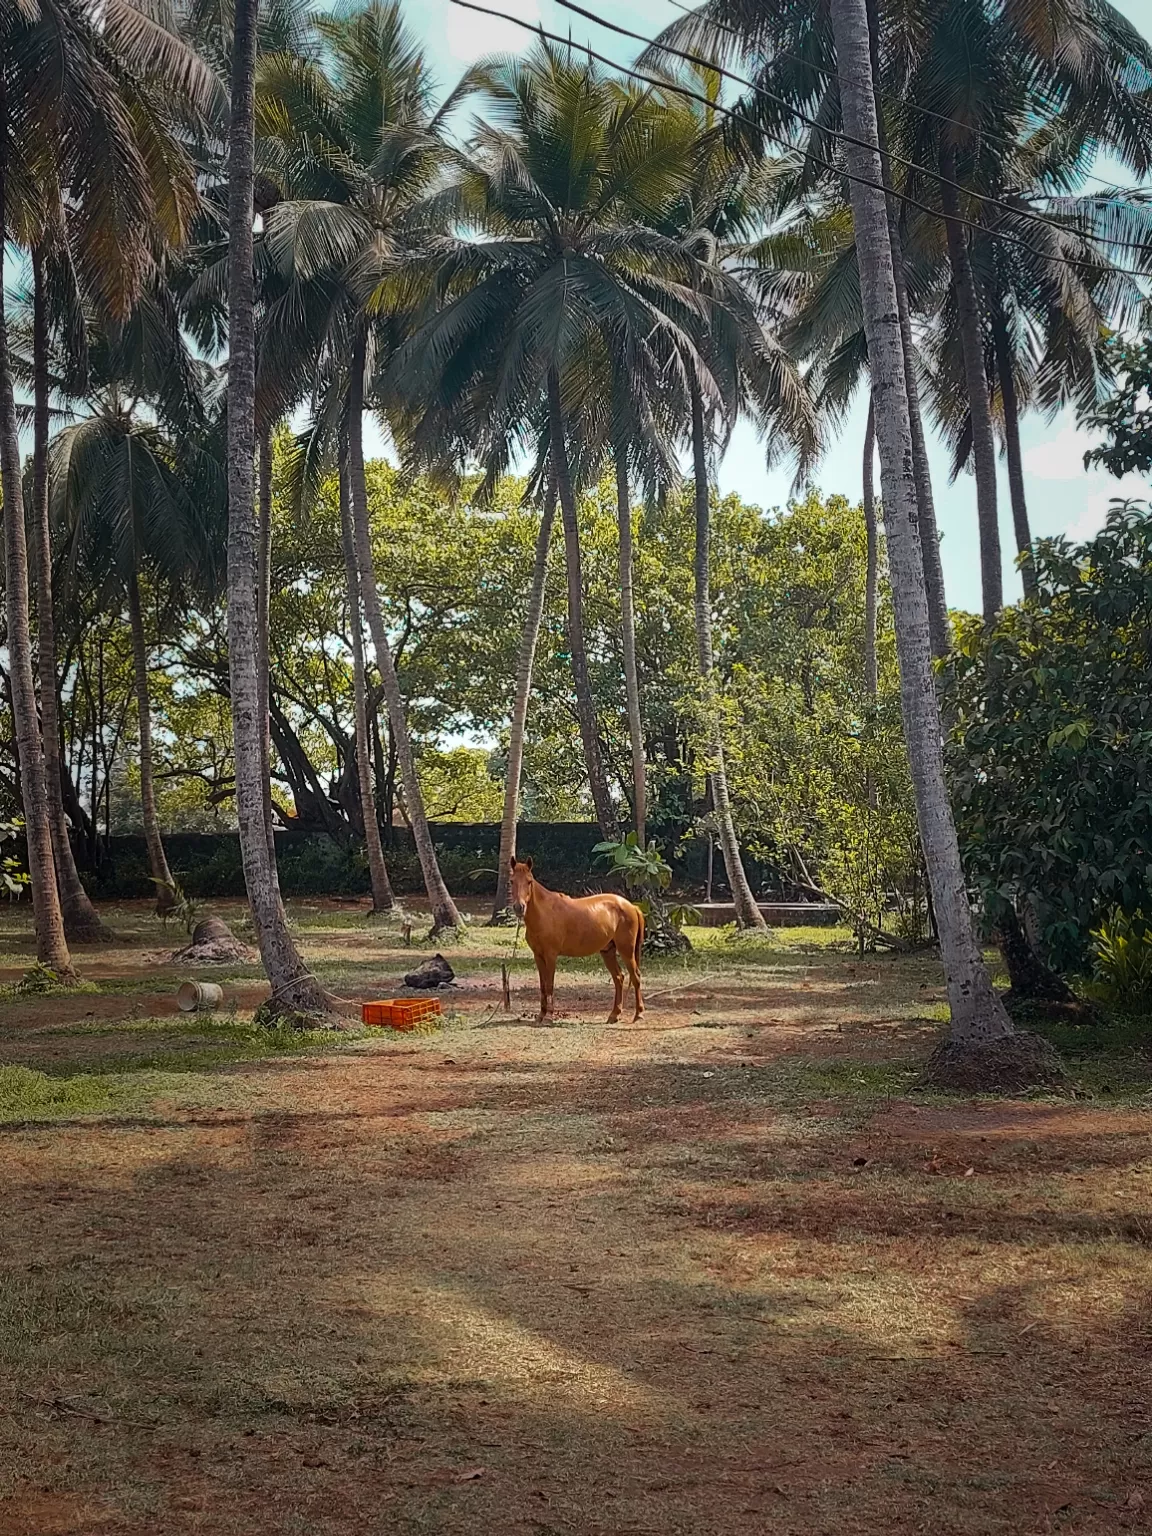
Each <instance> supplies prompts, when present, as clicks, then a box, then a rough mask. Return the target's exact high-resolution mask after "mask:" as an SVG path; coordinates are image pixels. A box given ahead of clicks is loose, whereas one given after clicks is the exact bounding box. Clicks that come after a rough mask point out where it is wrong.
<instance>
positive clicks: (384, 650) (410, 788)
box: [347, 329, 462, 933]
mask: <svg viewBox="0 0 1152 1536" xmlns="http://www.w3.org/2000/svg"><path fill="white" fill-rule="evenodd" d="M365 351H366V338H365V334H364V331H363V330H362V329H361V330H359V331H358V332H357V335H356V339H355V341H354V342H353V344H352V358H351V361H350V363H349V378H348V424H347V431H348V488H349V491H350V493H351V502H352V531H353V536H354V539H355V545H356V566H357V575H358V577H359V581H360V595H361V597H362V598H363V601H364V611H365V613H366V614H367V616H368V629H369V632H370V633H371V636H372V646H373V649H374V650H375V652H376V670H377V671H378V672H379V674H380V682H381V685H382V686H383V689H384V700H385V703H386V704H387V706H388V724H389V727H390V728H391V732H392V740H393V741H394V742H395V744H396V756H397V759H398V761H399V764H400V777H401V780H402V782H403V785H404V799H405V801H406V802H407V811H408V821H409V825H410V826H411V828H412V837H413V840H414V842H415V844H416V853H417V856H418V858H419V860H420V869H421V872H422V874H423V876H424V889H425V891H426V892H427V894H428V904H429V906H430V907H431V909H432V931H433V933H440V932H442V931H446V930H450V929H454V928H460V927H461V926H462V924H461V920H460V914H459V912H458V911H457V910H456V903H455V902H454V901H453V900H452V898H451V896H450V895H449V894H448V887H447V886H446V885H445V884H444V877H443V875H442V874H441V873H440V865H439V863H438V861H437V858H436V847H435V844H434V843H433V841H432V832H431V829H430V828H429V826H428V815H427V812H426V811H425V809H424V795H423V793H422V792H421V789H420V780H419V778H418V777H417V775H416V759H415V757H414V756H413V753H412V740H411V738H410V736H409V735H408V720H407V716H406V714H405V711H404V697H403V695H402V694H401V692H400V679H399V678H398V677H397V675H396V664H395V662H394V661H393V659H392V650H391V647H390V646H389V644H388V633H387V630H386V629H385V627H384V614H383V611H382V609H381V607H380V593H379V590H378V589H377V586H376V567H375V563H374V561H373V559H372V538H371V532H370V529H369V525H368V486H367V483H366V481H365V478H364V367H365Z"/></svg>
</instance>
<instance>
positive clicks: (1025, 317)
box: [930, 122, 1148, 597]
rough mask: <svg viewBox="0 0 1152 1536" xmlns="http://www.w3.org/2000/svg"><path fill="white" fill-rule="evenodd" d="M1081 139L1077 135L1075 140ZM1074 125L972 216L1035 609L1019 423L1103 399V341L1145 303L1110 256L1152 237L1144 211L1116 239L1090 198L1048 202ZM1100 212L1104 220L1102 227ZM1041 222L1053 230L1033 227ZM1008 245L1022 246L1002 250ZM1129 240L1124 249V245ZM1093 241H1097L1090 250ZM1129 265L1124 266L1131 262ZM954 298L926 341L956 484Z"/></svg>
mask: <svg viewBox="0 0 1152 1536" xmlns="http://www.w3.org/2000/svg"><path fill="white" fill-rule="evenodd" d="M1073 137H1074V135H1073ZM1068 138H1069V132H1068V125H1066V124H1064V123H1062V122H1056V123H1048V124H1046V125H1045V126H1044V129H1043V131H1042V132H1038V133H1035V134H1032V135H1029V136H1028V137H1027V138H1026V139H1023V140H1022V141H1021V142H1020V143H1019V145H1017V146H1015V147H1014V148H1013V151H1012V153H1011V154H1010V155H1005V157H1004V160H1003V162H1002V165H1001V168H1000V172H999V176H1000V187H999V192H998V196H999V197H1000V200H1001V201H1000V204H998V205H997V207H996V208H995V210H994V213H995V224H994V226H990V225H989V223H988V220H989V217H990V215H989V212H988V211H987V210H985V209H983V208H981V207H980V206H977V207H975V208H974V209H973V210H972V218H973V222H974V223H975V224H976V225H977V226H981V227H978V228H976V229H975V230H974V231H972V234H971V252H972V266H973V272H974V274H975V278H976V283H977V288H978V291H979V294H980V297H981V302H982V305H983V322H984V323H983V352H984V366H985V369H986V372H987V375H988V379H989V388H990V392H991V396H992V402H993V407H994V408H996V407H997V406H998V408H999V409H998V425H999V427H1000V428H1001V430H1002V433H1003V440H1004V450H1005V456H1006V458H1007V463H1008V485H1009V490H1010V494H1011V506H1012V521H1013V528H1014V533H1015V541H1016V550H1017V557H1018V562H1019V564H1020V570H1021V576H1022V578H1023V583H1024V592H1025V596H1027V597H1035V596H1036V595H1037V593H1036V577H1035V567H1034V563H1033V559H1032V536H1031V530H1030V527H1029V519H1028V506H1027V500H1026V497H1025V491H1024V473H1023V462H1022V455H1021V450H1020V415H1021V413H1022V412H1023V411H1024V410H1025V409H1027V408H1029V407H1030V406H1038V407H1040V408H1041V409H1043V410H1046V411H1047V412H1049V413H1051V412H1054V411H1055V410H1056V409H1058V408H1059V407H1061V406H1063V405H1066V404H1068V403H1070V402H1071V403H1075V404H1076V405H1077V406H1078V407H1079V408H1080V409H1084V408H1086V407H1090V405H1091V404H1092V402H1094V401H1095V400H1096V399H1098V398H1099V394H1100V391H1101V389H1102V387H1103V383H1104V377H1105V372H1106V355H1105V352H1104V348H1103V345H1102V343H1103V340H1104V337H1105V336H1106V335H1107V334H1108V332H1109V330H1111V329H1119V330H1123V329H1125V328H1126V327H1127V326H1128V325H1130V324H1131V323H1132V322H1133V321H1134V320H1136V319H1137V317H1138V315H1139V313H1140V309H1141V306H1142V304H1143V295H1142V293H1141V290H1140V287H1139V284H1138V282H1137V281H1136V279H1134V278H1133V277H1131V276H1129V275H1128V273H1127V271H1126V270H1125V269H1126V265H1127V264H1126V263H1122V262H1119V261H1117V260H1116V259H1115V257H1116V256H1119V254H1120V252H1119V251H1116V252H1115V253H1114V254H1112V253H1110V252H1109V250H1108V245H1109V243H1110V240H1111V239H1112V238H1113V237H1114V236H1115V235H1117V234H1118V233H1119V232H1120V230H1121V229H1122V231H1123V236H1127V237H1132V236H1135V235H1137V234H1142V235H1143V237H1144V238H1145V239H1147V236H1148V227H1147V226H1148V219H1147V212H1146V210H1141V209H1140V208H1139V205H1137V206H1135V207H1133V208H1132V209H1131V210H1130V211H1129V212H1128V214H1127V216H1126V217H1125V218H1124V219H1123V221H1122V223H1121V224H1120V226H1119V228H1117V225H1116V220H1115V219H1114V218H1113V217H1111V205H1110V204H1102V203H1101V202H1100V201H1099V200H1098V199H1097V198H1096V197H1094V196H1091V195H1088V196H1084V195H1079V196H1071V195H1068V196H1061V197H1060V198H1059V199H1058V201H1056V202H1055V203H1053V200H1051V199H1048V198H1046V197H1045V189H1046V187H1049V186H1056V187H1061V186H1062V185H1063V184H1064V183H1065V181H1066V179H1067V175H1068V166H1069V161H1070V159H1071V160H1074V159H1075V146H1074V144H1073V145H1071V146H1070V145H1069V142H1068ZM1102 208H1105V209H1108V210H1109V216H1107V217H1105V218H1101V216H1100V215H1101V210H1102ZM1041 211H1043V213H1044V215H1045V218H1046V220H1047V222H1045V223H1044V224H1042V225H1041V224H1037V223H1036V222H1035V218H1034V217H1033V215H1034V214H1036V213H1038V212H1041ZM1002 233H1008V234H1010V235H1012V236H1013V237H1014V240H1015V241H1016V242H1018V243H1013V244H1007V243H1006V242H1005V241H1004V240H1002V239H1000V238H998V236H999V235H1000V234H1002ZM1123 236H1122V238H1123ZM1094 237H1095V238H1094ZM1124 254H1127V252H1125V253H1124ZM952 313H953V306H952V305H951V303H950V302H949V296H948V295H945V297H944V302H943V303H942V304H941V305H940V307H939V313H938V316H937V318H936V321H935V323H934V325H933V326H932V327H931V330H930V337H931V348H930V350H931V354H932V357H933V366H932V368H931V369H930V376H931V378H932V381H933V385H934V388H935V392H936V397H937V398H936V411H937V415H938V416H939V418H940V419H941V421H942V423H943V425H944V427H945V429H946V431H947V432H948V434H949V435H950V437H951V438H952V441H953V443H954V447H955V457H954V461H953V473H954V474H955V473H956V472H958V470H959V469H960V468H961V467H962V465H963V464H964V462H965V460H966V458H967V457H968V455H969V454H970V452H971V448H972V428H971V415H970V412H969V410H968V397H967V392H966V390H965V388H964V380H963V376H962V371H961V369H960V368H959V366H958V361H957V359H956V357H955V351H956V348H955V340H954V328H953V327H952V326H951V325H950V324H949V321H950V320H951V318H952Z"/></svg>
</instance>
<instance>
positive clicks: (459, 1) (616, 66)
mask: <svg viewBox="0 0 1152 1536" xmlns="http://www.w3.org/2000/svg"><path fill="white" fill-rule="evenodd" d="M451 3H452V4H453V5H457V6H459V7H460V8H461V9H462V10H465V11H475V12H476V13H477V14H478V15H480V16H487V17H489V18H490V19H492V20H494V21H506V22H511V24H512V25H513V26H516V27H519V28H521V30H522V31H525V32H531V33H532V34H533V35H534V36H536V37H542V38H546V39H547V40H548V41H549V42H552V43H556V44H557V45H558V46H559V47H561V48H571V49H575V50H576V51H577V52H578V53H583V54H586V55H587V56H588V58H589V59H593V60H595V61H596V63H598V64H603V65H604V66H605V67H606V68H608V69H611V70H615V71H616V73H617V74H620V75H624V76H626V77H628V78H629V79H633V80H640V81H643V82H644V84H646V85H650V86H652V87H653V88H654V89H656V90H661V91H671V92H673V93H674V94H676V95H679V96H683V97H685V98H686V99H687V100H689V101H696V102H699V103H700V104H701V105H703V106H705V107H707V108H708V109H709V110H710V111H713V112H717V113H719V114H720V115H721V116H722V117H726V118H728V119H729V120H730V121H732V122H738V123H742V124H744V126H746V127H749V128H752V129H754V130H755V131H756V132H757V133H759V134H761V135H762V136H763V137H764V138H766V139H769V140H771V141H772V142H773V143H775V144H779V145H781V146H782V147H783V148H784V149H787V150H789V151H790V152H791V153H793V154H796V153H799V152H800V150H799V147H798V146H797V145H796V144H794V143H792V141H791V140H790V139H785V138H783V137H782V136H781V135H779V134H774V133H771V132H770V131H769V130H768V129H766V128H763V127H761V125H760V124H759V123H756V122H754V121H753V120H752V119H751V118H750V117H746V116H745V115H744V114H743V113H741V112H736V111H733V109H732V108H730V107H724V106H721V105H720V103H719V102H716V101H713V100H712V99H711V97H709V96H705V95H704V94H703V93H702V92H701V91H694V90H692V88H691V87H690V86H687V85H684V84H682V83H681V82H679V81H676V80H671V79H668V78H666V77H665V76H662V75H653V74H648V73H646V72H645V71H644V70H642V69H638V68H636V67H635V66H634V65H628V64H621V63H620V62H619V61H618V60H617V59H611V58H609V57H608V56H607V55H606V54H603V53H600V52H598V50H596V49H595V48H593V47H591V46H590V45H589V44H587V43H576V42H574V41H573V40H572V39H571V38H570V37H564V36H562V35H561V34H559V33H557V32H551V31H549V30H548V29H547V28H546V27H542V26H541V25H540V24H539V23H538V22H532V21H525V20H523V19H522V18H521V17H519V16H512V15H510V14H509V13H508V12H507V11H500V10H495V9H493V8H491V7H489V6H486V5H479V4H477V3H476V0H451ZM859 142H861V143H862V144H863V145H864V147H865V148H867V149H869V150H871V152H872V153H873V154H877V155H878V154H879V148H878V146H877V145H875V144H868V143H867V141H864V140H861V141H859ZM808 158H809V159H810V160H811V161H813V163H814V164H816V165H819V166H822V167H823V168H824V169H825V170H828V171H831V172H832V174H833V175H835V176H838V177H842V178H843V179H844V180H846V181H850V182H854V183H856V184H857V185H859V186H863V187H871V188H872V190H873V191H876V192H883V193H884V195H885V196H886V197H894V198H896V199H897V201H899V202H902V203H904V204H905V205H906V206H908V207H909V208H915V209H917V210H918V211H919V212H920V213H926V214H928V216H929V217H930V218H933V219H938V220H945V215H944V214H943V213H942V212H941V211H940V209H939V208H933V207H932V206H931V205H930V204H928V203H923V202H921V201H920V200H919V198H915V197H912V196H910V195H909V194H908V193H907V192H900V191H897V189H896V188H895V187H890V186H888V185H887V183H886V182H884V181H873V180H871V179H870V178H869V177H867V176H857V175H855V174H854V173H853V172H851V171H848V170H845V169H844V168H843V167H842V166H837V165H834V164H833V163H832V161H830V160H825V159H824V158H823V157H822V156H820V155H812V154H809V155H808ZM931 174H933V175H934V174H935V173H931ZM1013 211H1015V210H1013ZM1044 222H1045V223H1049V222H1050V221H1048V220H1045V221H1044ZM953 223H955V224H958V225H959V226H960V227H961V228H963V229H970V230H973V231H975V232H976V233H977V234H981V235H985V236H987V237H988V238H989V239H992V240H999V241H1000V242H1001V243H1002V244H1005V245H1012V246H1016V247H1017V248H1018V249H1020V250H1022V251H1028V252H1030V253H1031V254H1032V255H1033V256H1039V257H1040V258H1041V259H1042V260H1044V261H1046V262H1049V263H1054V264H1056V265H1058V266H1065V267H1071V268H1073V269H1076V270H1085V271H1089V272H1095V273H1097V274H1099V273H1100V270H1101V269H1100V267H1099V266H1098V265H1097V264H1096V263H1095V262H1091V261H1086V260H1084V259H1083V258H1081V257H1076V256H1054V255H1053V254H1052V253H1051V252H1049V251H1042V250H1040V249H1039V247H1038V246H1035V245H1031V244H1029V242H1028V241H1027V240H1020V239H1018V238H1017V237H1016V236H1015V235H1009V234H1007V233H1006V232H1005V231H1004V230H999V229H991V228H989V227H988V225H986V224H977V223H975V222H973V220H971V219H966V218H964V217H963V216H962V215H956V216H954V218H953ZM1051 227H1052V228H1054V229H1057V230H1059V231H1060V232H1061V233H1064V234H1069V233H1082V231H1071V230H1069V229H1068V227H1067V226H1066V225H1062V224H1056V223H1051ZM1141 249H1145V247H1141ZM1108 275H1110V276H1114V277H1131V278H1138V279H1146V278H1147V277H1148V276H1149V275H1150V274H1149V273H1148V272H1145V271H1141V270H1137V269H1134V268H1130V267H1119V266H1115V265H1113V266H1112V267H1111V268H1110V269H1108Z"/></svg>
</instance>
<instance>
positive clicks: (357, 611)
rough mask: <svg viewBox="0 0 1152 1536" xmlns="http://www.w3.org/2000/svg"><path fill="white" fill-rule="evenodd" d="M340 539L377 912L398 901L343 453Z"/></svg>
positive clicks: (358, 753) (364, 811) (366, 837)
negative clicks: (378, 779) (382, 803)
mask: <svg viewBox="0 0 1152 1536" xmlns="http://www.w3.org/2000/svg"><path fill="white" fill-rule="evenodd" d="M340 542H341V544H342V545H343V547H344V581H345V585H346V587H347V592H348V628H349V630H350V631H351V636H352V707H353V715H354V718H355V752H356V777H357V781H358V784H359V787H360V814H361V816H362V818H363V821H364V847H365V849H366V850H367V853H368V874H369V877H370V879H371V881H372V910H373V912H391V910H392V908H393V907H394V906H395V905H396V903H395V900H394V899H393V896H392V882H391V881H390V880H389V879H388V866H387V864H385V862H384V845H383V844H382V843H381V841H380V821H379V817H378V815H377V811H376V791H375V787H374V785H373V783H372V742H371V739H370V737H369V735H368V684H367V680H366V678H365V675H364V629H363V622H364V621H363V613H362V610H361V605H360V575H359V572H358V571H357V569H356V539H355V535H354V534H353V531H352V504H351V501H350V499H349V495H348V462H347V455H346V454H341V456H340Z"/></svg>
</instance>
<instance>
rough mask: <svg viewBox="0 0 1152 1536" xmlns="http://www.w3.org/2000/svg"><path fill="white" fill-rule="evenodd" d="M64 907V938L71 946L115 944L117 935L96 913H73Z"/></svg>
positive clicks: (66, 906)
mask: <svg viewBox="0 0 1152 1536" xmlns="http://www.w3.org/2000/svg"><path fill="white" fill-rule="evenodd" d="M63 907H64V912H63V916H64V937H65V938H66V939H67V940H68V942H69V944H115V942H116V935H115V934H114V933H113V932H112V930H111V928H109V927H108V926H107V924H106V923H103V922H102V921H101V920H100V917H99V915H98V914H97V913H95V912H83V911H79V912H72V911H70V910H69V908H68V905H67V903H63Z"/></svg>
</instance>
